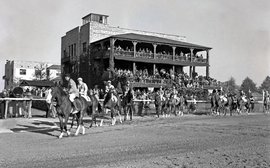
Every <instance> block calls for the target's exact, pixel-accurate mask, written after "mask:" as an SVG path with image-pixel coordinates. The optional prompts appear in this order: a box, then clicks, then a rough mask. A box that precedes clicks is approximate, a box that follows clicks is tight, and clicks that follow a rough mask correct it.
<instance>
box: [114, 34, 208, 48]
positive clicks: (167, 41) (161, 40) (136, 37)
mask: <svg viewBox="0 0 270 168" xmlns="http://www.w3.org/2000/svg"><path fill="white" fill-rule="evenodd" d="M109 38H120V39H126V40H138V41H146V42H153V43H157V44H158V43H163V44H169V45H176V46H181V47H187V48H196V49H203V50H206V49H212V48H210V47H206V46H202V45H197V44H192V43H187V42H182V41H176V40H171V39H167V38H161V37H157V36H149V35H142V34H135V33H127V34H119V35H114V36H110V37H109Z"/></svg>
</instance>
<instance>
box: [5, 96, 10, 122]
mask: <svg viewBox="0 0 270 168" xmlns="http://www.w3.org/2000/svg"><path fill="white" fill-rule="evenodd" d="M5 103H6V104H5V119H6V118H7V113H8V103H9V101H8V100H6V102H5Z"/></svg>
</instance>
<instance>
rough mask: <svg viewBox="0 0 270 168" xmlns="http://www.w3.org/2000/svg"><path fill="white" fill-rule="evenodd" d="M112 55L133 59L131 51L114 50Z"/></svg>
mask: <svg viewBox="0 0 270 168" xmlns="http://www.w3.org/2000/svg"><path fill="white" fill-rule="evenodd" d="M114 54H115V55H116V56H123V57H134V52H133V51H123V50H115V51H114Z"/></svg>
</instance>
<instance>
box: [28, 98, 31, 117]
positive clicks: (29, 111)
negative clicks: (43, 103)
mask: <svg viewBox="0 0 270 168" xmlns="http://www.w3.org/2000/svg"><path fill="white" fill-rule="evenodd" d="M31 108H32V99H30V100H29V104H28V118H31V117H32V111H31Z"/></svg>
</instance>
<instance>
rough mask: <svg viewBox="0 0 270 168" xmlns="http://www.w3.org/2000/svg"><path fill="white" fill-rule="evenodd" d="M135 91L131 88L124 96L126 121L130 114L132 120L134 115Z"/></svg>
mask: <svg viewBox="0 0 270 168" xmlns="http://www.w3.org/2000/svg"><path fill="white" fill-rule="evenodd" d="M132 100H133V93H132V90H131V89H130V90H129V91H128V92H127V94H126V95H123V96H122V102H121V105H122V108H123V110H124V121H126V119H127V118H128V115H129V117H130V120H132V116H133V101H132Z"/></svg>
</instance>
